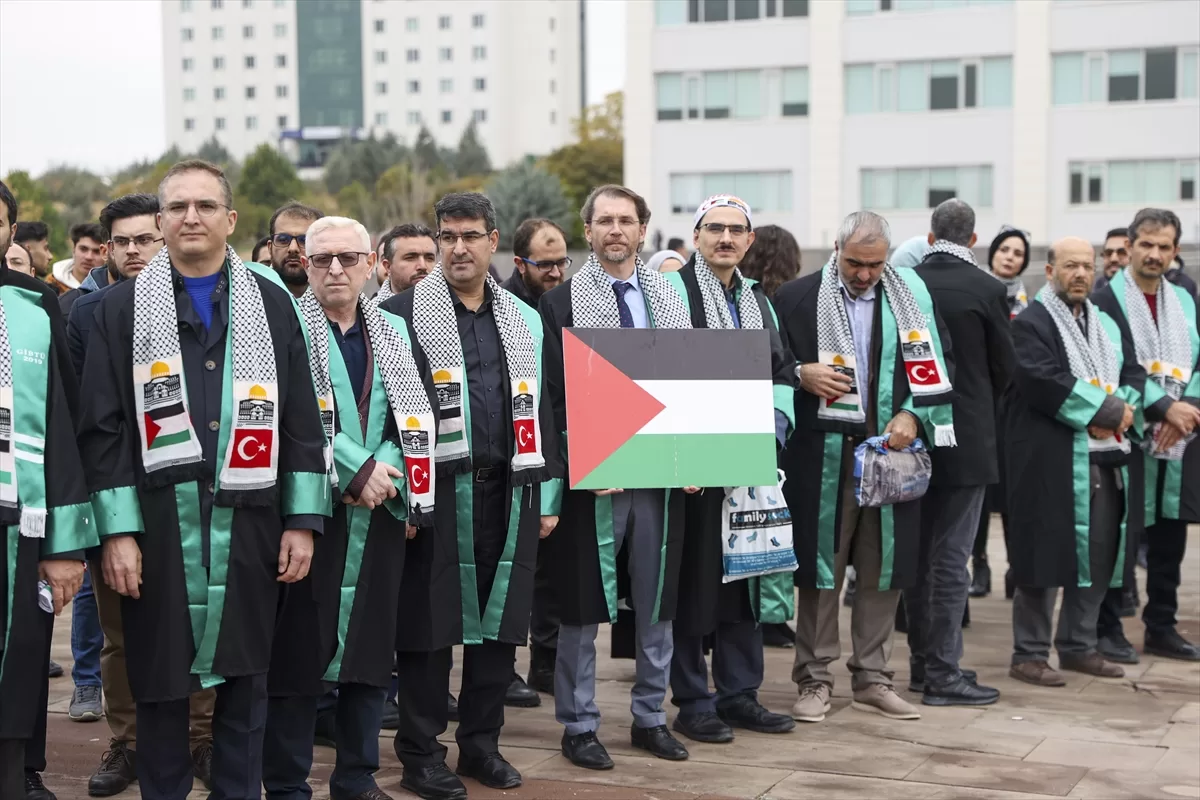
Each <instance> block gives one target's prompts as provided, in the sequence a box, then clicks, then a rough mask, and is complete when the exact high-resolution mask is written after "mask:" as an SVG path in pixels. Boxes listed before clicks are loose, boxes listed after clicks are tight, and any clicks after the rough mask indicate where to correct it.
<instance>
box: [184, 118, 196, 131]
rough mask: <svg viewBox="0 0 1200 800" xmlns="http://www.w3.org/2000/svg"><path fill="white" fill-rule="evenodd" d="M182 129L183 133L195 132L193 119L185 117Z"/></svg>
mask: <svg viewBox="0 0 1200 800" xmlns="http://www.w3.org/2000/svg"><path fill="white" fill-rule="evenodd" d="M183 129H184V130H185V131H194V130H196V120H195V119H194V118H192V117H187V118H186V119H184V121H183Z"/></svg>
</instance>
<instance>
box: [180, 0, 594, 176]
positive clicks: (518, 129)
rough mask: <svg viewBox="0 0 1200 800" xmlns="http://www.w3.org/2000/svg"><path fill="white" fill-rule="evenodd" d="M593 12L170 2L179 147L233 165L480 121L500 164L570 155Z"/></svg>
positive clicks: (356, 1) (518, 2) (516, 0)
mask: <svg viewBox="0 0 1200 800" xmlns="http://www.w3.org/2000/svg"><path fill="white" fill-rule="evenodd" d="M581 2H582V0H454V2H444V1H443V0H404V1H403V2H400V1H399V0H163V15H162V18H163V41H164V48H163V52H164V56H163V58H164V75H165V80H164V84H165V92H166V104H165V105H166V129H167V140H168V143H169V144H174V145H178V146H179V147H180V148H181V149H182V150H183V151H185V152H194V151H195V150H196V149H197V148H198V147H199V146H200V144H201V143H203V142H204V141H206V140H208V139H210V138H211V137H213V136H216V138H217V139H218V141H220V142H221V143H222V144H223V145H224V146H225V147H226V148H227V149H228V150H229V151H230V152H231V153H232V154H233V155H234V156H235V157H237V158H244V157H245V156H246V155H247V154H248V153H250V152H251V151H253V150H254V148H255V147H257V146H258V145H260V144H262V143H264V142H266V143H271V144H275V145H278V144H279V143H280V141H281V140H292V141H294V142H300V143H301V144H300V147H299V148H293V149H294V151H295V152H296V153H298V154H299V155H298V157H299V158H300V159H301V160H302V161H303V160H304V159H308V160H309V163H308V164H307V166H313V165H314V164H313V163H311V162H312V160H313V159H315V158H316V155H314V154H315V153H316V150H314V149H313V147H312V146H314V145H316V144H318V143H322V144H327V143H331V142H333V141H336V140H338V139H341V138H344V137H346V136H364V135H367V134H368V133H371V132H374V133H375V134H376V135H379V136H382V135H384V134H386V133H389V132H390V133H393V134H395V135H396V136H397V137H399V138H400V139H401V140H402V141H405V142H407V143H408V144H412V143H413V142H415V141H416V138H417V134H418V132H419V131H420V129H421V126H422V125H425V126H426V127H427V128H428V129H429V131H430V133H432V134H433V137H434V138H435V139H436V140H437V142H438V144H439V145H442V146H445V147H451V148H452V147H454V146H456V145H457V143H458V140H459V137H460V136H461V135H462V132H463V130H464V129H465V128H466V126H467V125H468V123H469V122H471V121H472V120H474V121H475V123H476V128H477V131H478V135H479V138H480V140H481V141H482V142H483V144H484V146H485V147H486V148H487V150H488V154H489V155H490V157H491V159H492V163H493V165H495V166H497V167H500V166H504V165H506V164H508V163H511V162H512V161H515V160H517V159H520V158H522V157H524V156H525V155H529V154H533V155H543V154H546V153H549V152H551V151H552V150H555V149H557V148H558V147H561V146H562V145H564V144H566V143H568V142H569V141H570V140H571V137H572V127H571V120H572V119H573V118H575V117H577V116H578V115H579V112H580V108H581V102H580V101H581V94H582V73H581V58H582V48H581V44H580V43H581V30H580V28H581V22H580V3H581Z"/></svg>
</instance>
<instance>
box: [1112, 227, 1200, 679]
mask: <svg viewBox="0 0 1200 800" xmlns="http://www.w3.org/2000/svg"><path fill="white" fill-rule="evenodd" d="M1181 227H1182V226H1181V224H1180V221H1179V217H1177V216H1176V215H1175V214H1174V213H1173V212H1171V211H1168V210H1166V209H1161V208H1144V209H1142V210H1141V211H1139V212H1138V213H1137V215H1136V216H1135V217H1134V219H1133V224H1132V225H1130V226H1129V238H1130V240H1131V245H1130V250H1131V254H1130V263H1129V268H1128V269H1126V270H1125V271H1124V272H1122V273H1120V274H1118V275H1117V276H1116V277H1115V278H1114V279H1113V280H1112V281H1110V282H1109V284H1108V286H1107V287H1105V288H1104V289H1103V290H1101V291H1099V292H1096V293H1095V294H1093V295H1092V299H1093V302H1094V303H1095V304H1096V306H1097V307H1098V308H1100V309H1101V310H1103V311H1104V312H1106V313H1107V314H1108V315H1109V316H1111V317H1112V318H1113V319H1115V320H1116V321H1117V324H1118V325H1120V326H1121V329H1122V331H1123V332H1124V333H1125V334H1126V335H1128V336H1130V337H1132V339H1133V347H1134V351H1135V352H1136V353H1137V360H1138V362H1139V363H1140V364H1141V365H1142V367H1143V368H1144V369H1145V370H1146V372H1147V374H1148V377H1149V380H1147V381H1146V386H1145V395H1144V396H1145V405H1144V408H1145V416H1146V421H1147V422H1148V423H1151V424H1153V427H1152V428H1151V432H1150V433H1149V434H1148V435H1147V438H1148V439H1150V438H1151V437H1153V438H1152V444H1151V445H1150V448H1149V449H1148V450H1147V451H1145V452H1144V453H1142V454H1136V453H1135V454H1134V459H1133V461H1132V463H1131V464H1130V470H1129V473H1130V481H1131V482H1132V483H1133V484H1134V488H1136V489H1143V488H1144V491H1145V493H1146V498H1145V499H1146V501H1147V502H1146V503H1145V508H1146V513H1145V519H1144V522H1145V523H1146V525H1147V526H1148V527H1147V528H1146V530H1145V534H1144V535H1145V542H1146V561H1147V570H1146V598H1147V599H1146V607H1145V609H1143V611H1142V621H1143V622H1144V623H1145V625H1146V637H1145V652H1146V653H1147V654H1148V655H1156V656H1163V657H1165V658H1178V659H1182V660H1184V661H1200V647H1197V646H1196V645H1195V644H1193V643H1192V642H1189V641H1188V640H1186V639H1184V638H1183V637H1182V636H1180V635H1179V631H1178V630H1177V629H1176V619H1175V615H1176V612H1177V611H1178V608H1179V600H1178V596H1177V590H1178V588H1179V579H1180V564H1181V562H1182V561H1183V554H1184V550H1185V548H1186V546H1187V524H1188V523H1189V522H1200V444H1197V441H1200V440H1197V439H1193V440H1192V441H1191V442H1183V443H1182V444H1180V443H1181V440H1185V439H1186V438H1187V437H1188V436H1190V435H1191V434H1193V433H1194V432H1195V430H1196V427H1197V425H1200V333H1198V332H1197V328H1196V301H1195V299H1194V295H1192V294H1191V293H1190V292H1189V291H1188V290H1187V289H1186V288H1184V287H1183V286H1178V285H1175V284H1173V283H1171V282H1170V278H1169V277H1168V276H1167V274H1166V273H1167V270H1168V269H1169V268H1170V266H1171V262H1172V259H1174V258H1175V255H1176V254H1177V253H1178V252H1179V234H1180V229H1181ZM1142 473H1144V475H1145V479H1144V481H1143V480H1141V477H1142ZM1130 496H1131V498H1133V497H1135V493H1134V492H1133V491H1131V492H1130ZM1141 507H1142V504H1141V503H1139V502H1137V500H1136V499H1134V500H1133V501H1132V502H1131V508H1133V509H1141ZM1140 522H1142V520H1140V519H1137V518H1136V515H1135V516H1131V517H1130V520H1129V523H1128V527H1129V530H1130V531H1132V530H1134V529H1136V528H1137V527H1139V524H1138V523H1140ZM1130 538H1132V537H1130ZM1132 551H1133V548H1126V553H1127V558H1129V559H1130V560H1132ZM1127 573H1128V570H1127ZM1126 588H1127V589H1128V588H1130V587H1129V578H1128V574H1127V575H1126ZM1121 605H1122V603H1121V594H1120V592H1119V591H1117V590H1115V589H1110V590H1109V591H1108V593H1107V594H1106V595H1105V598H1104V602H1103V604H1102V605H1101V607H1100V619H1099V630H1098V631H1097V635H1098V636H1099V644H1098V646H1097V649H1098V650H1099V652H1100V654H1101V655H1103V656H1104V657H1105V658H1107V659H1108V660H1110V661H1116V662H1118V663H1122V664H1136V663H1137V661H1138V656H1137V651H1136V650H1134V649H1133V646H1132V645H1131V644H1130V643H1129V641H1128V640H1127V639H1126V638H1125V634H1124V632H1123V631H1122V629H1121V617H1120V612H1121Z"/></svg>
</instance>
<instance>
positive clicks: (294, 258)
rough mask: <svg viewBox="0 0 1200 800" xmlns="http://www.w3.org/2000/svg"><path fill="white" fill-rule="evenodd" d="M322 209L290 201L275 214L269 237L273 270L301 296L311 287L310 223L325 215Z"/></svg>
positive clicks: (297, 295)
mask: <svg viewBox="0 0 1200 800" xmlns="http://www.w3.org/2000/svg"><path fill="white" fill-rule="evenodd" d="M323 216H324V214H322V213H321V212H320V211H318V210H317V209H315V208H311V207H309V206H306V205H302V204H301V203H288V204H287V205H285V206H283V207H282V208H279V209H276V211H275V213H274V214H272V215H271V224H270V225H269V226H268V228H267V231H268V238H269V239H270V240H271V269H273V270H275V272H276V273H277V274H278V275H279V277H280V278H281V279H283V283H284V285H285V286H287V288H288V291H289V292H291V293H292V295H293V296H294V297H297V298H299V297H300V296H301V295H303V294H304V290H305V289H307V288H308V274H307V273H306V272H305V271H304V263H303V258H304V234H305V232H306V231H307V230H308V226H309V225H312V224H313V223H314V222H316V221H317V220H319V219H320V218H321V217H323Z"/></svg>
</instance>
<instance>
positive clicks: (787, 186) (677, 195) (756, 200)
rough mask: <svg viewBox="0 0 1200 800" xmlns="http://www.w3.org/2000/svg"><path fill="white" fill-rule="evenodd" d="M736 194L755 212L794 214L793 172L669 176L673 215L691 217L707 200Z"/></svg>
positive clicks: (676, 174)
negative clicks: (792, 212) (712, 197)
mask: <svg viewBox="0 0 1200 800" xmlns="http://www.w3.org/2000/svg"><path fill="white" fill-rule="evenodd" d="M726 193H728V194H735V195H737V196H738V197H740V198H742V199H743V200H745V201H746V202H747V203H749V204H750V207H751V208H753V209H754V210H755V212H760V211H761V212H764V213H771V212H786V211H791V210H792V173H791V172H706V173H696V172H693V173H674V174H672V175H671V176H670V202H671V213H673V214H691V213H692V212H693V211H695V209H696V206H698V205H700V204H701V203H702V202H704V198H706V197H710V196H712V195H714V194H726Z"/></svg>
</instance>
